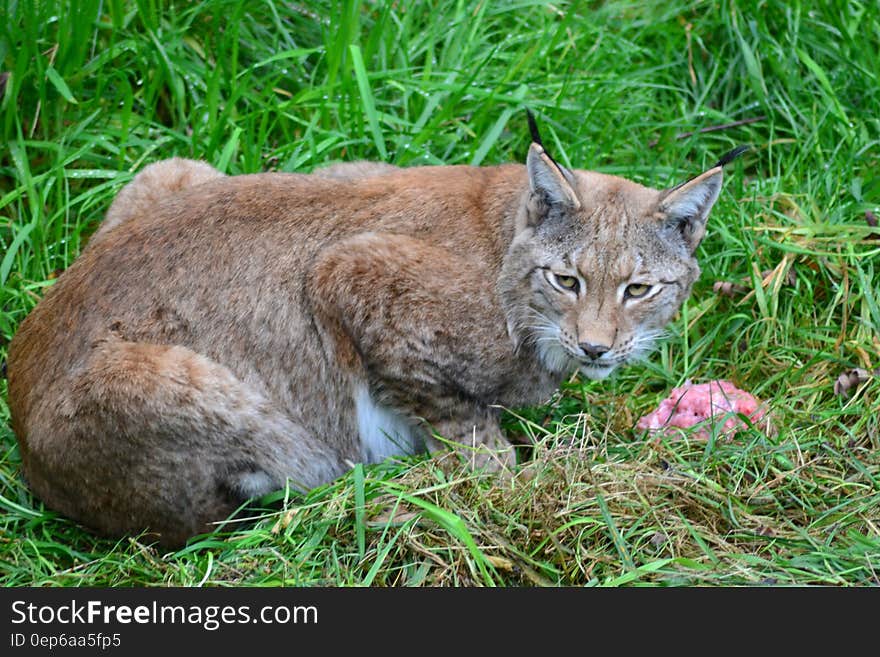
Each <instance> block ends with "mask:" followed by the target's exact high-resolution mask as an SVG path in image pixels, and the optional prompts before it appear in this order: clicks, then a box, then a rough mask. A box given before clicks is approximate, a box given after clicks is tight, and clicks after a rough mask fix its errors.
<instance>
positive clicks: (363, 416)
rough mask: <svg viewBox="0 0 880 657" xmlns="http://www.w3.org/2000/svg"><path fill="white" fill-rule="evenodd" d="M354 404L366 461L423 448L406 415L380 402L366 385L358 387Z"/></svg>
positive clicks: (362, 452) (376, 460)
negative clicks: (374, 398) (371, 394)
mask: <svg viewBox="0 0 880 657" xmlns="http://www.w3.org/2000/svg"><path fill="white" fill-rule="evenodd" d="M354 404H355V410H356V411H357V421H358V432H359V433H360V438H361V457H362V458H363V460H364V463H380V462H382V461H384V460H385V459H386V458H388V457H389V456H402V455H408V454H415V453H416V452H418V451H420V450H422V449H424V445H423V444H422V440H421V439H420V438H419V436H418V431H417V430H415V429H414V427H413V426H412V425H411V424H410V423H409V422H407V420H406V418H404V417H402V416H401V415H399V414H398V413H395V412H394V411H393V410H391V409H390V408H387V407H385V406H382V405H380V404H377V403H376V402H375V401H374V400H373V398H372V397H371V396H370V391H369V390H367V387H366V386H364V385H360V386H358V387H357V388H356V390H355V394H354Z"/></svg>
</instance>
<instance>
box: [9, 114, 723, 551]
mask: <svg viewBox="0 0 880 657" xmlns="http://www.w3.org/2000/svg"><path fill="white" fill-rule="evenodd" d="M534 134H535V138H534V142H535V143H532V145H531V147H530V149H529V152H528V157H527V162H526V165H525V166H521V165H503V166H494V167H469V166H441V167H416V168H409V169H398V168H396V167H392V166H389V165H381V164H373V163H352V164H348V165H337V166H334V167H331V168H330V169H327V170H324V171H319V172H318V173H316V174H312V175H299V174H269V173H264V174H258V175H244V176H233V177H227V176H224V175H221V174H220V173H219V172H217V171H215V170H214V169H212V168H211V167H209V166H208V165H206V164H204V163H202V162H194V161H189V160H181V159H173V160H168V161H164V162H159V163H156V164H153V165H151V166H149V167H147V168H146V169H145V170H144V171H143V172H141V173H140V174H139V175H138V176H137V177H135V179H134V180H133V181H132V182H131V183H130V184H129V185H128V186H126V187H125V188H124V189H123V190H122V191H121V192H120V194H119V196H118V197H117V199H116V200H115V201H114V203H113V205H112V207H111V208H110V211H109V212H108V214H107V218H106V221H105V222H104V223H103V225H102V226H101V228H100V230H99V231H98V232H97V233H96V235H95V236H94V238H93V240H92V242H91V243H90V244H89V245H88V246H87V248H86V249H85V250H84V251H83V253H82V254H81V255H80V257H79V258H78V259H77V260H76V261H75V262H74V263H73V264H72V265H71V267H70V268H69V269H68V270H67V271H66V272H65V273H64V274H63V275H62V276H61V277H60V278H59V280H58V281H57V283H56V284H55V285H54V286H53V287H52V288H51V289H50V290H49V291H48V293H47V294H46V296H45V298H44V299H43V300H42V301H41V302H40V303H39V304H38V305H37V307H36V308H35V309H34V311H33V312H32V313H31V314H30V316H29V317H28V318H27V319H26V320H25V321H24V322H23V323H22V325H21V328H20V330H19V331H18V333H17V335H16V337H15V339H14V340H13V342H12V344H11V346H10V351H9V402H10V407H11V411H12V420H13V428H14V431H15V433H16V436H17V437H18V440H19V444H20V447H21V455H22V460H23V465H24V475H25V477H26V479H27V481H28V483H29V485H30V486H31V487H32V489H33V491H34V492H35V493H36V494H37V495H38V496H39V497H40V498H42V500H43V501H44V502H45V503H46V504H47V505H48V506H50V507H52V508H54V509H57V510H59V511H61V512H63V513H64V514H66V515H68V516H70V517H72V518H74V519H76V520H78V521H80V522H82V523H84V524H85V525H87V526H89V527H92V528H94V529H96V530H98V531H100V532H102V533H106V534H111V535H120V534H124V533H131V532H140V531H142V530H145V529H146V530H149V531H150V532H152V533H153V534H155V536H156V537H157V538H158V539H159V541H160V542H161V543H163V544H165V545H177V544H180V543H182V542H184V541H185V540H186V539H187V538H188V537H190V536H192V535H193V534H196V533H200V532H203V531H207V530H210V529H211V523H212V522H215V521H219V520H222V519H224V518H225V517H226V516H228V514H229V513H230V512H231V511H233V510H234V509H235V508H237V507H238V506H239V505H240V504H241V503H243V501H245V500H247V499H249V498H252V497H254V496H259V495H262V494H265V493H268V492H270V491H272V490H275V489H278V488H280V487H283V486H284V485H285V483H286V482H287V481H288V480H290V482H291V485H292V486H293V487H296V488H299V489H308V488H310V487H313V486H316V485H318V484H321V483H324V482H327V481H330V480H332V479H334V478H335V477H337V476H339V475H340V474H342V473H344V472H345V471H346V470H347V469H348V468H349V467H350V466H351V464H353V463H356V462H377V461H380V460H382V459H384V458H386V457H388V456H390V455H394V454H408V453H413V452H416V451H419V450H423V449H426V448H427V449H429V450H433V449H436V448H437V447H438V446H439V445H440V444H441V443H440V442H439V441H438V438H437V436H442V437H445V438H447V439H451V440H453V441H455V442H457V443H460V444H459V445H458V449H460V450H461V451H462V452H463V453H465V454H466V455H467V457H468V458H469V459H473V460H474V461H475V463H476V464H477V465H484V464H487V463H488V464H494V465H495V466H496V467H498V466H499V464H500V465H505V464H510V463H512V461H513V452H512V448H511V446H510V445H509V443H508V442H507V440H506V439H505V437H504V435H503V433H502V431H501V429H500V428H499V424H498V414H499V411H498V410H497V406H499V405H501V406H506V407H516V406H522V405H527V404H534V403H539V402H543V401H545V400H546V399H547V398H548V397H549V395H550V394H551V393H552V392H553V391H554V389H555V388H556V387H557V385H558V384H559V382H560V381H561V380H562V378H563V377H564V376H566V375H568V374H570V373H572V372H573V371H574V370H575V369H579V370H580V371H581V372H582V373H583V375H585V376H587V377H590V378H596V379H598V378H603V377H606V376H608V374H610V373H611V372H612V371H613V370H614V369H615V368H617V367H619V366H621V365H624V364H626V363H628V362H630V361H633V360H634V359H637V358H639V357H641V356H643V355H645V354H646V353H647V352H648V350H649V349H650V347H651V345H652V342H653V341H654V340H655V338H656V337H657V335H658V333H659V332H660V330H661V329H662V328H663V326H664V325H666V324H667V322H668V321H669V320H670V319H671V318H672V316H673V314H674V313H675V312H676V310H677V309H678V308H679V306H680V305H681V303H682V302H683V301H684V300H685V298H686V297H687V296H688V294H689V292H690V289H691V285H692V283H693V282H694V280H695V279H696V278H697V276H698V274H699V268H698V266H697V263H696V260H695V259H694V250H695V249H696V248H697V245H698V244H699V242H700V240H701V238H702V236H703V234H704V230H705V223H706V217H707V214H708V213H709V210H710V208H711V207H712V205H713V203H714V202H715V200H716V198H717V197H718V193H719V190H720V189H721V179H722V167H721V165H722V164H724V162H721V163H719V165H717V166H715V167H713V168H712V169H710V170H708V171H706V172H705V173H703V174H701V175H700V176H698V177H696V178H694V179H692V180H690V181H688V182H686V183H684V184H682V185H680V186H678V187H676V188H673V189H671V190H666V191H655V190H652V189H648V188H646V187H643V186H641V185H638V184H636V183H634V182H630V181H627V180H624V179H622V178H617V177H613V176H608V175H603V174H600V173H592V172H588V171H570V170H568V169H565V168H564V167H562V166H560V165H558V164H557V163H556V162H555V161H554V160H553V159H551V158H550V156H549V155H548V154H547V153H546V152H545V150H544V148H543V147H542V146H541V145H540V139H539V138H538V137H537V133H536V131H535V133H534Z"/></svg>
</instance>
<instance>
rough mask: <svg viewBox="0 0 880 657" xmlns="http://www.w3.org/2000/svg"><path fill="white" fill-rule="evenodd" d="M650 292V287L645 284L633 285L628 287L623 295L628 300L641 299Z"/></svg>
mask: <svg viewBox="0 0 880 657" xmlns="http://www.w3.org/2000/svg"><path fill="white" fill-rule="evenodd" d="M650 291H651V286H650V285H645V284H644V283H633V284H632V285H627V286H626V290H624V293H623V295H624V297H625V298H627V299H641V298H642V297H643V296H645V295H646V294H647V293H648V292H650Z"/></svg>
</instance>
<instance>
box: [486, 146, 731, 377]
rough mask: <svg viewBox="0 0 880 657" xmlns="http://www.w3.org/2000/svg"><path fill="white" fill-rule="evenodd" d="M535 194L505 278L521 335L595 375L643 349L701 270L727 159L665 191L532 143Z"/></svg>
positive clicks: (566, 364)
mask: <svg viewBox="0 0 880 657" xmlns="http://www.w3.org/2000/svg"><path fill="white" fill-rule="evenodd" d="M528 169H529V178H530V184H531V195H530V197H529V199H528V201H527V202H526V203H525V206H524V209H523V212H522V217H521V224H520V226H519V228H520V230H519V232H518V234H517V237H516V238H515V239H514V242H513V244H512V245H511V248H510V250H509V251H508V254H507V258H506V260H505V263H504V270H503V272H502V276H501V279H500V281H499V291H500V293H501V295H502V299H504V301H505V304H506V310H507V317H508V331H509V333H510V335H511V337H512V339H513V340H514V342H515V343H516V344H523V343H532V344H534V346H535V349H536V351H537V353H538V355H539V357H540V358H541V361H542V362H543V364H544V365H545V366H546V367H547V368H548V369H549V370H551V371H554V372H558V373H570V372H573V371H574V370H575V369H579V370H580V371H581V372H582V373H583V375H584V376H586V377H588V378H591V379H602V378H605V377H607V376H608V375H609V374H611V372H613V371H614V370H615V369H616V368H618V367H620V366H621V365H624V364H626V363H630V362H632V361H634V360H637V359H639V358H643V357H644V356H646V355H647V354H648V353H649V352H650V350H651V349H652V348H653V346H654V343H655V341H656V340H657V338H659V337H660V336H662V335H663V333H664V330H663V329H664V327H665V326H666V325H667V324H668V322H669V321H670V320H671V319H672V317H673V316H674V314H675V313H676V311H677V310H678V309H679V307H680V306H681V304H682V303H683V302H684V300H685V299H686V298H687V296H688V295H689V293H690V290H691V286H692V285H693V282H694V281H695V280H696V278H697V277H698V276H699V272H700V269H699V266H698V264H697V261H696V259H695V258H694V255H693V254H694V251H695V249H696V247H697V246H698V245H699V242H700V239H702V236H703V234H704V232H705V221H706V216H707V215H708V212H709V209H710V208H711V206H712V204H713V203H714V202H715V200H716V198H717V196H718V192H719V191H720V187H721V168H720V167H716V168H714V169H711V170H709V171H707V172H706V173H704V174H702V175H701V176H699V177H697V178H695V179H693V180H691V181H689V182H687V183H685V184H684V185H680V186H679V187H676V188H674V189H672V190H668V191H665V192H661V191H656V190H651V189H648V188H646V187H642V186H641V185H638V184H636V183H632V182H629V181H626V180H622V179H620V178H615V177H610V176H603V175H601V174H595V173H587V172H579V171H574V172H572V171H568V170H565V169H563V168H562V167H560V166H559V165H557V164H556V163H555V162H553V161H552V160H551V159H550V158H549V157H548V156H547V155H546V153H544V152H543V149H542V148H541V147H540V146H536V145H533V147H532V150H531V151H530V153H529V161H528Z"/></svg>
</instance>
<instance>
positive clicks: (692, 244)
mask: <svg viewBox="0 0 880 657" xmlns="http://www.w3.org/2000/svg"><path fill="white" fill-rule="evenodd" d="M721 181H722V173H721V166H715V167H713V168H712V169H709V170H708V171H706V172H705V173H701V174H700V175H699V176H697V177H696V178H693V179H691V180H688V181H687V182H686V183H683V184H681V185H679V186H678V187H673V188H672V189H670V190H669V191H668V192H666V195H665V196H664V197H663V199H662V200H661V201H660V211H661V212H663V214H665V215H666V218H665V219H664V223H665V224H666V226H667V227H669V228H670V229H674V230H676V231H678V233H679V234H680V235H681V236H682V237H683V238H684V242H685V246H687V248H688V251H689V252H690V253H693V252H694V251H696V250H697V247H698V246H699V245H700V241H701V240H702V239H703V236H704V235H705V234H706V219H707V217H708V216H709V210H711V209H712V206H713V205H715V201H716V200H718V194H719V193H720V192H721Z"/></svg>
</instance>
